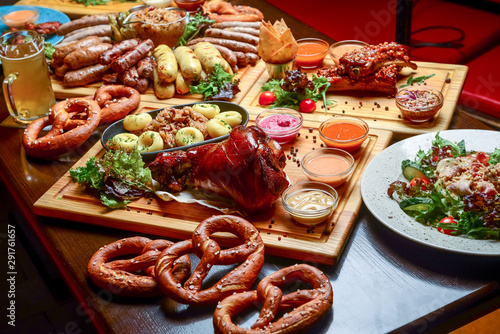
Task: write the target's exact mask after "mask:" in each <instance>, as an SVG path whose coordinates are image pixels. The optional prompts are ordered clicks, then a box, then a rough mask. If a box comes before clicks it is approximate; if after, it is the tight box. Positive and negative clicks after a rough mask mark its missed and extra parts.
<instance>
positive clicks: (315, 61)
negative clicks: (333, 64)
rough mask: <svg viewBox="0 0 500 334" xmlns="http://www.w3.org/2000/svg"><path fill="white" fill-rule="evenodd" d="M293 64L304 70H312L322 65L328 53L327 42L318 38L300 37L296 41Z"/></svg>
mask: <svg viewBox="0 0 500 334" xmlns="http://www.w3.org/2000/svg"><path fill="white" fill-rule="evenodd" d="M297 44H298V45H299V48H298V49H297V58H296V60H295V65H296V66H297V67H300V68H302V69H305V70H312V69H315V68H318V67H321V66H322V65H323V60H324V59H325V57H326V55H327V54H328V46H329V44H328V42H326V41H324V40H322V39H318V38H302V39H299V40H298V41H297Z"/></svg>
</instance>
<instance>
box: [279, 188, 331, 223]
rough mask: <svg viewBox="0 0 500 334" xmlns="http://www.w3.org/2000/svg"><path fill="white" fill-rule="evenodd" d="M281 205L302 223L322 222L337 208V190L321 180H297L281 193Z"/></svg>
mask: <svg viewBox="0 0 500 334" xmlns="http://www.w3.org/2000/svg"><path fill="white" fill-rule="evenodd" d="M281 200H282V204H283V207H284V208H285V210H286V211H287V212H288V214H290V216H291V217H292V218H293V219H294V220H295V221H296V222H299V223H301V224H304V225H317V224H319V223H322V222H324V221H325V220H326V219H327V218H328V217H330V215H331V214H332V212H333V211H334V210H335V209H336V208H337V205H338V200H339V196H338V194H337V191H336V190H335V189H334V188H332V187H330V186H329V185H327V184H324V183H321V182H312V181H308V182H299V183H296V184H294V185H292V186H290V187H288V188H287V189H286V190H285V191H284V192H283V194H282V195H281Z"/></svg>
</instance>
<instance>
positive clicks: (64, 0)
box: [16, 0, 144, 19]
mask: <svg viewBox="0 0 500 334" xmlns="http://www.w3.org/2000/svg"><path fill="white" fill-rule="evenodd" d="M90 1H92V0H90ZM143 4H144V3H143V2H142V1H110V2H108V3H107V4H105V5H96V6H93V5H89V6H85V5H84V4H83V3H79V2H76V1H73V0H20V1H18V2H16V5H25V6H42V7H48V8H52V9H55V10H58V11H60V12H63V13H64V14H66V15H68V16H69V17H70V18H72V19H75V18H78V17H81V16H84V15H93V14H104V13H114V12H124V11H127V10H129V9H130V8H132V7H134V6H137V5H143Z"/></svg>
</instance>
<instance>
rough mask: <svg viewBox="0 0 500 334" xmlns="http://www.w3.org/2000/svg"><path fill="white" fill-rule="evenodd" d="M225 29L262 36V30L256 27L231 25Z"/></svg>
mask: <svg viewBox="0 0 500 334" xmlns="http://www.w3.org/2000/svg"><path fill="white" fill-rule="evenodd" d="M224 30H229V31H234V32H242V33H245V34H250V35H253V36H257V37H259V36H260V30H259V29H255V28H248V27H229V28H224Z"/></svg>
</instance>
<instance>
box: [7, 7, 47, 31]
mask: <svg viewBox="0 0 500 334" xmlns="http://www.w3.org/2000/svg"><path fill="white" fill-rule="evenodd" d="M12 7H13V8H12V9H9V10H7V11H5V12H4V13H3V14H2V21H3V23H4V24H5V25H6V26H7V27H9V28H16V29H24V26H25V25H26V23H36V21H37V20H38V17H39V16H40V14H39V13H38V9H37V8H36V7H33V6H12Z"/></svg>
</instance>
